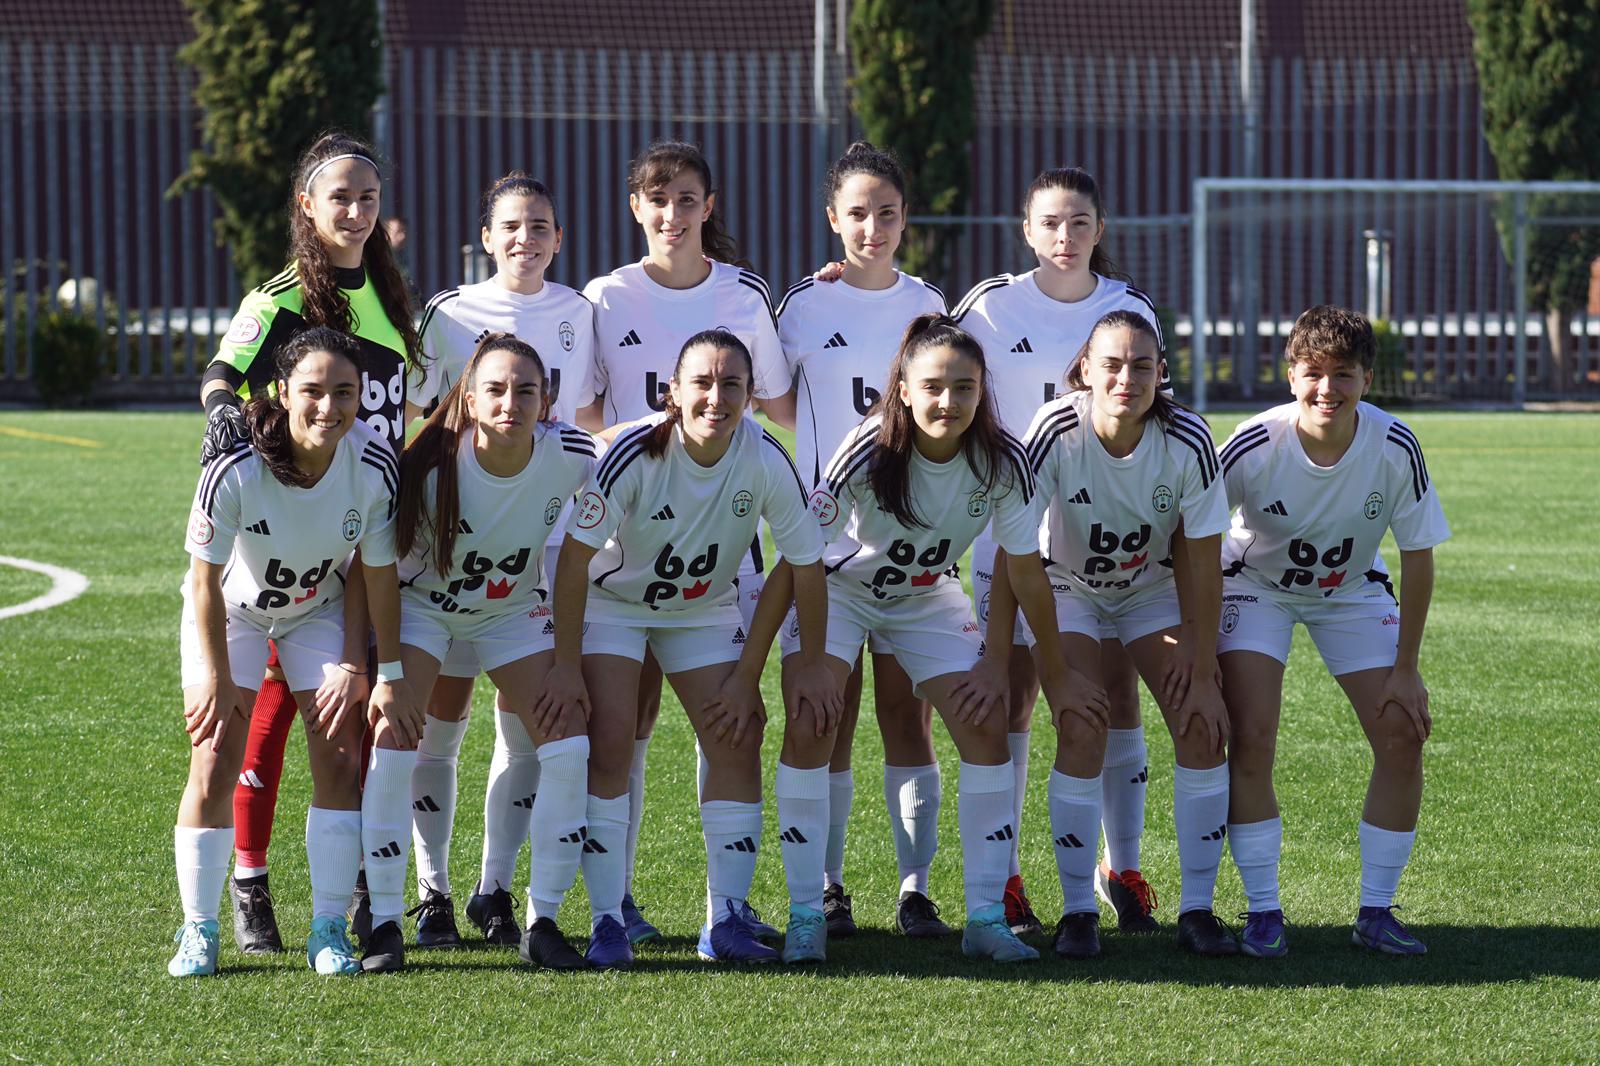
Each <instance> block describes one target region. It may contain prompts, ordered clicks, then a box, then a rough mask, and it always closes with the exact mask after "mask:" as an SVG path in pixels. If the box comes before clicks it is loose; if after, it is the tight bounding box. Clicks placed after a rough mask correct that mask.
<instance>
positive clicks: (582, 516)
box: [578, 492, 606, 529]
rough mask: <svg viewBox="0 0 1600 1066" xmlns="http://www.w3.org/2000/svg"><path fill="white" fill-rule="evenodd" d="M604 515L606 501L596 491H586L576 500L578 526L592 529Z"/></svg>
mask: <svg viewBox="0 0 1600 1066" xmlns="http://www.w3.org/2000/svg"><path fill="white" fill-rule="evenodd" d="M605 516H606V501H604V500H602V499H601V498H600V494H599V493H598V492H586V493H584V494H583V499H581V500H579V501H578V528H579V529H593V528H594V527H595V526H597V525H599V524H600V520H601V519H602V518H604V517H605Z"/></svg>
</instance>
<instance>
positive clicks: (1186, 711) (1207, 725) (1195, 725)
mask: <svg viewBox="0 0 1600 1066" xmlns="http://www.w3.org/2000/svg"><path fill="white" fill-rule="evenodd" d="M1190 730H1198V731H1199V733H1200V736H1201V739H1203V740H1205V741H1206V750H1207V751H1209V752H1211V753H1212V754H1213V755H1217V756H1221V755H1222V754H1223V753H1224V752H1225V751H1226V750H1227V747H1228V736H1229V729H1228V707H1227V705H1226V704H1225V703H1223V702H1222V689H1221V688H1219V687H1218V686H1217V682H1216V679H1215V678H1214V677H1212V676H1211V674H1210V671H1196V672H1195V674H1194V676H1193V677H1192V678H1191V679H1190V684H1189V691H1188V693H1187V694H1186V695H1185V696H1184V700H1183V703H1182V704H1181V705H1179V707H1178V736H1180V737H1187V736H1188V735H1189V731H1190Z"/></svg>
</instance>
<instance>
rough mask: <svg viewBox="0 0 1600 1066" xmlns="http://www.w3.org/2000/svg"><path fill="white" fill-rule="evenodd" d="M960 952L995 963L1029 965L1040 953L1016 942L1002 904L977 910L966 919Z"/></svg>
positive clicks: (992, 904)
mask: <svg viewBox="0 0 1600 1066" xmlns="http://www.w3.org/2000/svg"><path fill="white" fill-rule="evenodd" d="M961 953H962V954H963V955H966V956H968V957H969V958H974V959H992V960H994V961H995V962H1032V961H1035V960H1037V959H1038V958H1039V953H1038V952H1037V951H1035V950H1033V949H1032V948H1030V947H1029V946H1028V945H1026V944H1024V943H1023V942H1022V941H1020V940H1018V939H1017V934H1015V933H1013V932H1012V931H1011V926H1009V925H1007V924H1006V908H1005V904H1003V903H991V904H990V905H989V906H987V907H982V908H979V909H978V911H977V912H976V913H974V914H973V915H972V917H970V918H968V919H967V928H966V931H965V932H963V933H962V934H961Z"/></svg>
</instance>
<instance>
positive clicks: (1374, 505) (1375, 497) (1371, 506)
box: [1361, 492, 1383, 520]
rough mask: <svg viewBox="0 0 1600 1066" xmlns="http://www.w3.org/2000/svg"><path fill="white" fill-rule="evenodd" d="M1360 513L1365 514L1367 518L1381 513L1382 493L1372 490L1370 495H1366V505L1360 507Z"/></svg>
mask: <svg viewBox="0 0 1600 1066" xmlns="http://www.w3.org/2000/svg"><path fill="white" fill-rule="evenodd" d="M1361 513H1362V514H1364V515H1366V516H1367V518H1368V519H1369V520H1370V519H1375V518H1377V517H1378V516H1379V515H1381V514H1382V513H1383V493H1381V492H1374V493H1373V494H1372V495H1371V496H1368V497H1367V502H1366V506H1364V507H1362V508H1361Z"/></svg>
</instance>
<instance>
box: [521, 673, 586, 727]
mask: <svg viewBox="0 0 1600 1066" xmlns="http://www.w3.org/2000/svg"><path fill="white" fill-rule="evenodd" d="M590 713H591V708H590V706H589V688H588V686H587V685H585V684H584V683H583V668H582V667H580V666H578V665H576V664H572V663H559V662H558V663H556V664H555V665H554V666H552V667H551V668H550V672H549V673H548V674H546V675H545V679H544V691H543V692H541V693H540V694H539V699H538V701H537V702H536V703H535V704H534V705H533V724H534V727H535V728H536V729H538V730H539V731H540V732H541V733H543V734H544V735H545V736H547V737H561V736H566V731H567V723H568V722H569V721H572V720H574V718H576V720H578V721H582V722H587V721H588V720H589V715H590Z"/></svg>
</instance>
